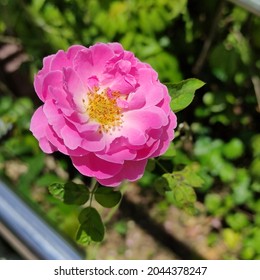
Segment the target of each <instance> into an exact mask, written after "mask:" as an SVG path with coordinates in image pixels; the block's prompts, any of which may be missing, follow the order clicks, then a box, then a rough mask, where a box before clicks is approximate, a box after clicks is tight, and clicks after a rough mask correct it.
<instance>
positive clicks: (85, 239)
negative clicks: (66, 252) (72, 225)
mask: <svg viewBox="0 0 260 280" xmlns="http://www.w3.org/2000/svg"><path fill="white" fill-rule="evenodd" d="M76 240H77V242H78V243H79V244H82V245H85V244H89V243H90V242H91V238H90V236H88V235H87V233H86V232H85V231H84V229H83V227H82V226H80V227H79V229H78V231H77V235H76Z"/></svg>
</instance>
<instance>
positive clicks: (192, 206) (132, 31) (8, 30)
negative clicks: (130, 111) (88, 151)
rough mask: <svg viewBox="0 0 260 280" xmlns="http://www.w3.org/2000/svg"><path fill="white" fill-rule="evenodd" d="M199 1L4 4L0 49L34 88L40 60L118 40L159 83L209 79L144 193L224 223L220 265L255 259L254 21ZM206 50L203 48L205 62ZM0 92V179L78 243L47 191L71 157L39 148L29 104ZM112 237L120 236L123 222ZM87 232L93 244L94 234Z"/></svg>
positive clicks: (257, 45)
mask: <svg viewBox="0 0 260 280" xmlns="http://www.w3.org/2000/svg"><path fill="white" fill-rule="evenodd" d="M195 2H196V1H188V0H172V1H167V0H149V1H146V0H140V1H138V0H128V1H119V0H118V1H113V0H110V1H106V0H88V1H87V0H85V1H84V0H75V1H69V0H65V1H59V0H56V1H54V0H52V1H51V0H24V1H18V0H17V1H13V0H0V43H10V42H11V43H12V42H14V43H17V44H21V45H22V46H23V48H24V51H25V52H26V53H27V54H28V55H29V59H30V61H29V63H28V62H27V63H25V65H23V69H22V70H23V71H26V73H27V74H28V75H29V76H30V77H31V79H32V77H33V75H34V73H36V72H37V71H38V70H39V69H40V68H41V67H42V58H43V57H44V56H46V55H48V54H51V53H53V52H56V51H57V50H58V49H67V48H68V47H69V46H70V45H72V44H83V45H86V46H89V45H91V44H93V43H95V42H98V41H103V42H109V41H119V42H121V43H122V44H123V46H124V47H125V48H126V49H128V50H131V51H133V52H134V53H135V55H136V56H137V57H139V58H140V59H141V60H143V61H146V62H148V63H150V64H151V65H152V66H153V67H154V68H155V69H156V70H157V71H158V73H159V78H160V80H161V81H162V82H165V83H167V82H168V83H169V82H174V83H177V82H180V81H181V80H182V79H187V78H190V77H193V76H195V75H196V76H197V77H198V78H199V79H201V80H203V81H205V82H206V86H204V87H203V88H202V89H201V90H199V92H198V93H197V94H196V96H195V98H194V100H193V103H192V104H191V105H190V106H189V107H188V108H187V109H185V110H184V111H181V112H180V113H177V116H178V122H179V126H178V129H177V131H176V136H175V141H174V145H171V146H170V148H169V150H168V151H167V153H166V154H165V155H164V156H163V157H161V158H160V159H156V160H151V161H150V162H149V165H148V168H147V170H146V173H145V175H144V177H143V178H142V179H141V180H140V185H141V186H142V187H144V188H148V187H149V188H151V187H152V188H154V189H156V190H157V191H158V192H159V193H165V192H166V193H167V195H166V200H165V203H166V205H172V204H174V205H176V206H178V207H182V208H184V209H185V210H186V211H187V212H189V213H192V214H195V215H200V211H201V210H200V211H198V209H197V208H196V196H197V197H198V199H199V201H200V202H202V203H203V206H204V212H205V213H206V215H208V216H210V217H215V218H216V219H218V220H219V221H220V226H219V227H218V228H214V227H213V226H212V229H211V232H210V233H209V234H208V237H207V238H208V244H209V246H214V245H216V244H217V243H220V242H222V243H224V244H225V246H226V253H225V254H224V255H223V256H221V257H222V258H227V259H231V258H233V259H260V249H259V248H260V130H259V128H260V127H259V123H260V118H259V113H260V107H259V106H260V105H259V104H257V99H256V96H255V92H256V91H257V89H256V88H255V85H254V83H253V78H254V77H258V79H259V70H260V57H259V53H260V52H259V49H260V39H259V34H260V19H259V18H258V17H256V16H254V15H252V14H250V13H249V12H247V11H245V10H243V9H242V8H239V7H236V6H234V5H233V4H231V3H228V2H226V3H225V4H222V3H220V2H222V1H217V0H214V1H207V0H201V1H199V3H198V2H196V3H195ZM220 7H221V8H220ZM205 42H206V43H209V44H210V48H209V50H208V52H207V53H204V55H205V58H203V55H201V52H202V51H203V45H204V43H205ZM198 65H201V66H200V67H197V66H198ZM0 86H1V87H0V90H1V95H0V177H1V178H4V179H5V180H9V181H11V182H12V184H14V185H15V186H16V187H17V188H18V189H19V190H20V191H21V192H22V193H23V194H24V195H26V196H28V197H31V199H32V200H33V201H35V202H36V204H38V205H40V206H41V208H42V209H43V210H44V211H46V213H47V215H48V216H49V217H50V218H51V219H52V220H53V221H54V222H55V223H57V224H59V227H60V228H61V229H63V230H64V231H65V232H66V233H67V234H68V235H70V236H75V235H76V232H75V227H74V226H75V225H77V221H76V222H75V217H76V214H77V208H76V206H73V205H64V204H62V203H61V202H59V201H56V200H55V199H54V198H53V197H50V196H49V195H48V192H47V188H46V187H47V186H48V185H49V184H51V183H53V182H54V181H57V182H65V181H66V180H68V179H69V178H70V179H75V177H77V176H78V175H76V174H75V173H74V171H73V170H72V168H71V164H70V162H69V161H68V160H67V159H66V158H63V157H62V156H61V155H55V158H54V159H53V158H50V157H46V156H45V155H43V154H42V152H41V151H40V150H39V147H38V143H37V141H36V140H35V139H34V137H33V136H32V135H31V133H30V132H29V131H28V128H29V123H30V118H31V115H32V113H33V111H34V109H35V108H34V104H33V101H32V97H29V98H28V97H26V96H24V97H19V98H18V97H17V95H16V93H15V92H10V91H9V90H7V89H6V87H3V86H2V82H1V83H0ZM162 167H163V168H162ZM67 171H69V172H67ZM161 175H162V177H161ZM81 179H82V178H81ZM198 187H199V188H198ZM100 197H101V198H102V196H100ZM162 199H164V197H163V196H162ZM101 200H102V199H101ZM47 210H48V211H47ZM88 211H90V212H91V211H92V212H93V211H94V210H93V208H89V209H88ZM165 211H167V207H166V208H165ZM75 213H76V214H75ZM86 219H87V218H84V219H83V220H82V221H81V222H82V223H81V224H82V226H83V227H84V226H86ZM96 221H99V217H98V218H97V219H96ZM117 228H118V231H123V232H125V230H127V229H125V227H122V226H121V224H120V223H119V224H117ZM87 230H88V231H90V233H91V234H92V235H93V231H95V228H94V229H93V228H91V229H89V228H87ZM102 235H103V232H101V233H100V236H102ZM79 237H80V238H81V239H84V238H85V239H86V240H87V241H88V237H86V236H85V237H84V236H82V235H80V236H79ZM86 240H85V241H86Z"/></svg>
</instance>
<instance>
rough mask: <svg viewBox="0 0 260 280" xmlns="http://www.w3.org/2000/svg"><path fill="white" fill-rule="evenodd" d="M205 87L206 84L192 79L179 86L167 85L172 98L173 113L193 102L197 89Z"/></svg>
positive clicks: (178, 84) (182, 82)
mask: <svg viewBox="0 0 260 280" xmlns="http://www.w3.org/2000/svg"><path fill="white" fill-rule="evenodd" d="M203 85H205V83H204V82H202V81H200V80H198V79H195V78H191V79H187V80H184V81H181V82H180V83H177V84H166V86H167V87H168V91H169V94H170V96H171V98H172V100H171V103H170V106H171V109H172V111H174V112H175V113H176V112H179V111H181V110H183V109H184V108H186V107H187V106H188V105H190V103H191V102H192V100H193V98H194V93H195V91H196V90H197V89H199V88H201V87H202V86H203Z"/></svg>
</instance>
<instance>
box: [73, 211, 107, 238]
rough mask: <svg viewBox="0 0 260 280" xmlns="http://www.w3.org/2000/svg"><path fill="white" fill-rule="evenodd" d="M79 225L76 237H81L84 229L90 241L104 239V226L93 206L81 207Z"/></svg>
mask: <svg viewBox="0 0 260 280" xmlns="http://www.w3.org/2000/svg"><path fill="white" fill-rule="evenodd" d="M78 219H79V222H80V224H81V227H80V229H79V232H78V234H77V239H78V240H80V238H81V237H82V231H84V232H85V233H86V234H87V235H88V236H89V237H90V238H91V240H92V241H95V242H101V241H102V240H103V239H104V235H105V227H104V224H103V222H102V219H101V217H100V215H99V213H98V211H97V210H96V209H95V208H93V207H87V208H85V209H83V210H82V211H81V212H80V214H79V217H78Z"/></svg>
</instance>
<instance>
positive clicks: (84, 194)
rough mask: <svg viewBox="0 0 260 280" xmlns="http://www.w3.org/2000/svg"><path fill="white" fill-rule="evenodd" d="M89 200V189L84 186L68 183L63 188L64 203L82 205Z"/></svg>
mask: <svg viewBox="0 0 260 280" xmlns="http://www.w3.org/2000/svg"><path fill="white" fill-rule="evenodd" d="M88 200H89V189H88V188H87V187H86V186H85V185H81V184H75V183H73V182H68V183H66V184H65V186H64V203H66V204H76V205H82V204H85V203H86V202H87V201H88Z"/></svg>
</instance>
